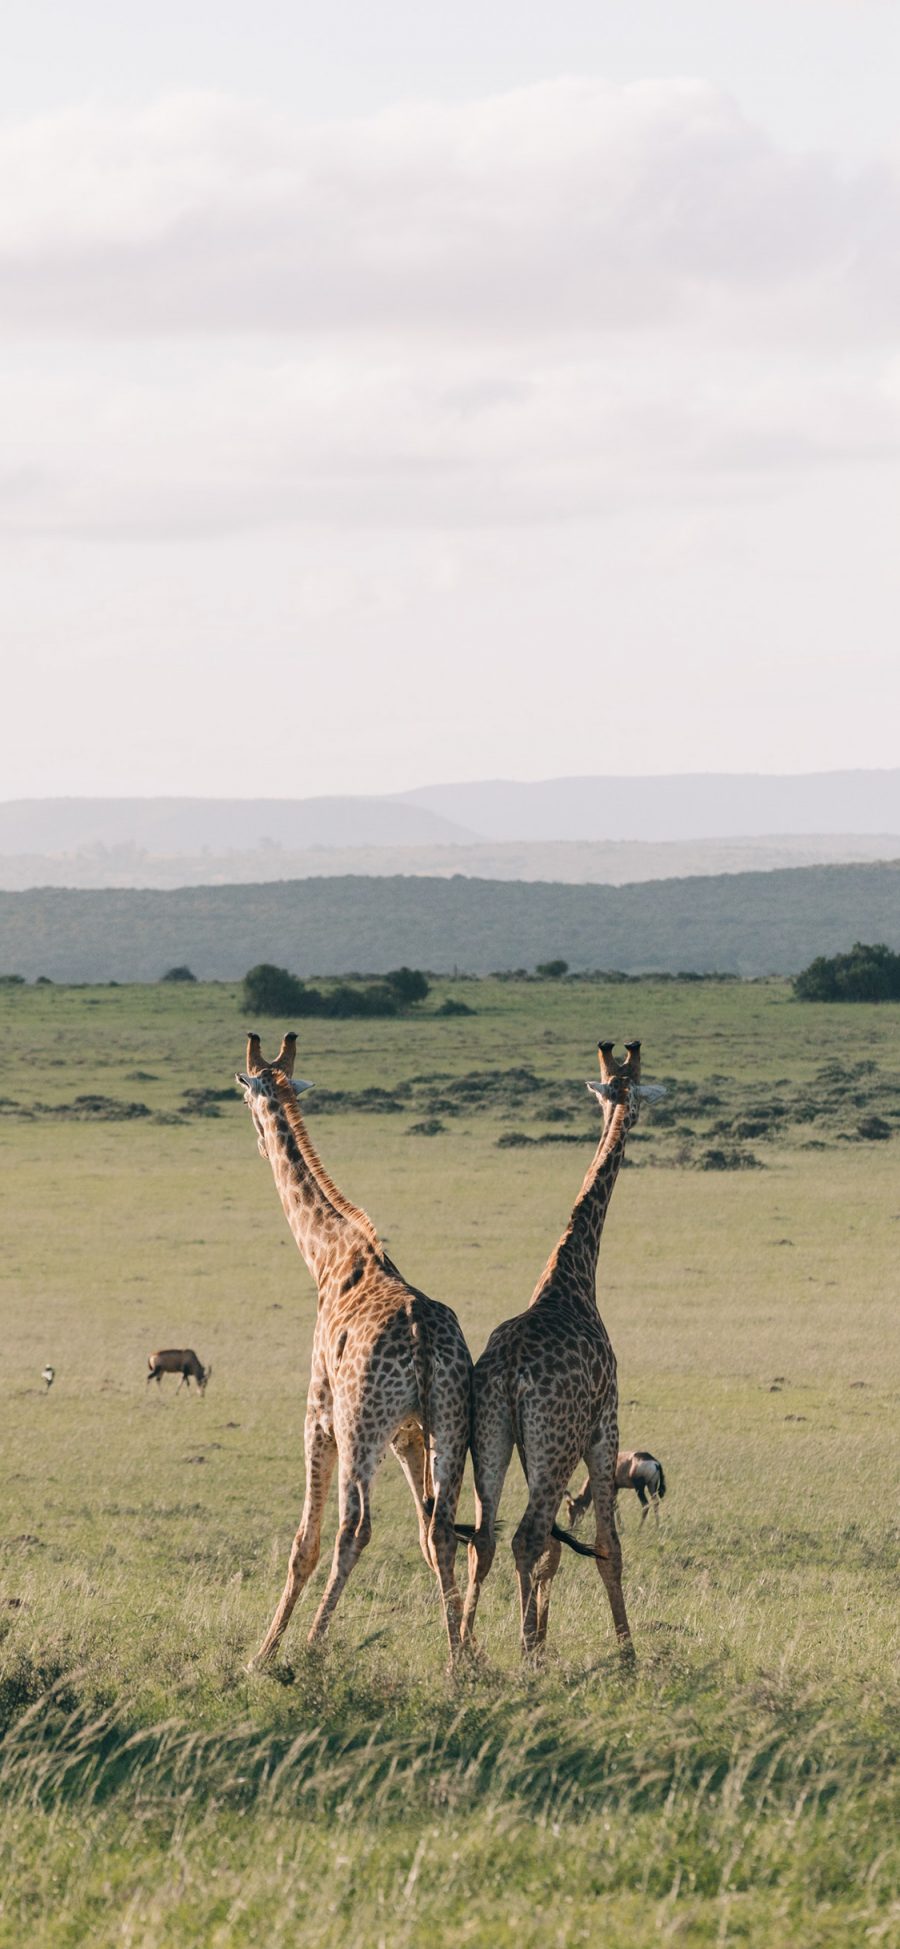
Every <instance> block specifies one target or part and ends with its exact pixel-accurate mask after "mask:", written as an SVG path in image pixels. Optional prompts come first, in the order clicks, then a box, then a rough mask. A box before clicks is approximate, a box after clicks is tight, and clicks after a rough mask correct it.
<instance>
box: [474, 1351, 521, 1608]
mask: <svg viewBox="0 0 900 1949" xmlns="http://www.w3.org/2000/svg"><path fill="white" fill-rule="evenodd" d="M513 1444H514V1434H513V1426H512V1421H511V1419H510V1418H509V1417H508V1416H507V1415H505V1414H502V1413H498V1411H497V1409H496V1407H495V1406H494V1405H493V1404H492V1403H491V1401H490V1397H489V1394H488V1391H487V1390H486V1389H485V1391H484V1397H483V1398H482V1400H481V1401H479V1397H478V1392H477V1387H476V1396H475V1417H474V1426H473V1433H472V1462H473V1466H474V1471H475V1529H474V1532H473V1535H472V1538H471V1541H470V1543H469V1581H468V1588H467V1590H466V1601H465V1606H464V1608H463V1621H462V1641H463V1644H466V1645H469V1646H472V1645H474V1643H475V1613H476V1611H477V1609H478V1600H479V1598H480V1596H481V1592H482V1588H483V1586H484V1581H485V1578H486V1577H487V1576H488V1574H489V1572H490V1568H491V1564H492V1563H493V1561H494V1556H495V1554H496V1549H497V1510H498V1508H499V1506H500V1497H501V1495H502V1493H503V1484H504V1482H505V1480H506V1471H507V1469H508V1468H509V1464H510V1461H511V1459H512V1452H513Z"/></svg>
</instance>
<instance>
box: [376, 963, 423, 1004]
mask: <svg viewBox="0 0 900 1949" xmlns="http://www.w3.org/2000/svg"><path fill="white" fill-rule="evenodd" d="M384 978H385V981H386V982H387V985H388V987H389V988H391V989H392V990H393V992H394V994H395V995H396V997H397V1000H398V1001H401V1002H403V1003H404V1005H408V1004H409V1003H410V1002H424V1000H425V997H426V995H427V994H428V982H427V980H426V978H425V976H424V975H423V973H422V970H421V968H392V969H391V972H390V974H387V975H385V977H384Z"/></svg>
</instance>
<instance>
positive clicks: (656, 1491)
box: [566, 1448, 666, 1525]
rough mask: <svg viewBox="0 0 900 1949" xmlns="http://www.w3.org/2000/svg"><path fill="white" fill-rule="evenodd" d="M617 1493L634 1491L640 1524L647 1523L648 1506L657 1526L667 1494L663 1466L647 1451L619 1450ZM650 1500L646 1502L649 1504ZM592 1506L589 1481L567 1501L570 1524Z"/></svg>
mask: <svg viewBox="0 0 900 1949" xmlns="http://www.w3.org/2000/svg"><path fill="white" fill-rule="evenodd" d="M620 1489H634V1490H635V1491H636V1493H637V1498H638V1501H639V1502H640V1505H641V1522H642V1523H643V1522H644V1521H645V1519H646V1516H647V1513H648V1511H649V1510H650V1508H651V1506H652V1509H653V1514H654V1516H655V1518H656V1521H657V1522H659V1505H660V1503H661V1501H662V1498H663V1496H664V1495H665V1493H666V1478H665V1473H664V1470H663V1465H662V1462H660V1461H658V1460H657V1458H656V1456H655V1455H651V1454H650V1453H649V1450H648V1449H646V1448H620V1450H619V1453H618V1455H617V1456H616V1495H618V1492H619V1490H620ZM648 1496H649V1501H648V1499H647V1498H648ZM590 1505H591V1484H590V1478H588V1480H587V1482H586V1483H585V1485H584V1488H583V1489H582V1490H581V1493H580V1495H577V1496H567V1497H566V1512H567V1515H568V1518H569V1522H570V1523H572V1524H573V1525H574V1524H575V1523H577V1522H579V1520H580V1518H581V1517H582V1516H583V1515H584V1513H585V1510H587V1509H589V1508H590Z"/></svg>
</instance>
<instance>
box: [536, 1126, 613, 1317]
mask: <svg viewBox="0 0 900 1949" xmlns="http://www.w3.org/2000/svg"><path fill="white" fill-rule="evenodd" d="M633 1122H634V1110H633V1108H632V1107H631V1104H630V1101H628V1102H625V1103H619V1104H617V1105H616V1107H615V1109H614V1110H613V1112H612V1115H611V1117H610V1119H609V1123H608V1124H607V1126H606V1129H605V1130H604V1132H603V1135H602V1137H601V1139H600V1142H599V1144H598V1146H597V1150H596V1153H595V1155H594V1158H593V1160H592V1162H591V1164H590V1166H589V1168H588V1172H587V1176H586V1177H585V1180H584V1183H583V1185H582V1187H581V1190H580V1191H579V1193H578V1197H577V1198H576V1200H575V1203H574V1205H573V1207H572V1216H571V1218H570V1219H569V1223H568V1225H567V1226H566V1229H565V1231H564V1232H563V1235H562V1238H561V1239H560V1241H559V1244H558V1245H557V1247H556V1250H555V1252H553V1253H551V1256H550V1258H549V1259H548V1261H547V1264H546V1266H545V1268H544V1271H543V1272H542V1274H541V1277H540V1279H539V1280H538V1283H537V1286H536V1287H535V1290H534V1295H533V1297H532V1300H531V1305H532V1306H536V1305H537V1304H538V1303H539V1301H540V1300H541V1299H543V1298H544V1297H545V1296H549V1295H550V1294H551V1293H552V1294H554V1295H555V1296H558V1295H559V1293H560V1291H561V1290H564V1291H565V1294H566V1297H567V1298H569V1299H579V1300H582V1301H583V1302H584V1303H585V1304H586V1305H589V1306H591V1307H595V1306H596V1303H597V1301H596V1293H595V1280H596V1275H597V1256H598V1254H599V1251H600V1239H601V1236H602V1233H603V1227H604V1224H605V1222H606V1214H607V1211H608V1210H609V1201H610V1199H611V1197H612V1194H613V1191H614V1189H615V1183H616V1179H617V1177H618V1175H619V1171H620V1168H621V1164H622V1159H623V1157H624V1155H625V1139H626V1137H627V1136H628V1132H629V1130H630V1129H631V1126H632V1123H633Z"/></svg>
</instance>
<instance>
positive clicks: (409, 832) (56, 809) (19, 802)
mask: <svg viewBox="0 0 900 1949" xmlns="http://www.w3.org/2000/svg"><path fill="white" fill-rule="evenodd" d="M475 837H477V835H476V834H474V833H472V832H470V831H469V830H468V828H467V827H465V826H459V825H457V824H455V822H454V821H453V820H452V819H445V818H444V816H443V814H442V813H439V812H432V811H430V810H429V809H428V807H427V806H416V805H407V804H405V803H404V802H403V801H402V800H400V799H394V798H318V799H174V798H173V799H168V798H158V799H81V798H69V799H9V800H7V801H6V803H5V804H2V803H0V854H3V853H6V854H21V853H36V854H43V855H47V854H66V855H71V854H73V853H77V852H78V851H79V850H81V849H97V848H103V847H112V848H122V849H128V848H137V849H138V850H139V851H145V852H148V853H151V854H161V855H168V856H172V855H173V854H178V853H201V852H203V851H204V849H206V850H208V851H211V852H214V853H227V852H231V851H243V850H249V849H250V848H253V847H257V846H262V847H268V848H272V849H274V848H277V847H281V846H291V847H295V848H296V847H302V846H437V845H452V844H454V843H456V844H460V843H462V844H465V843H466V842H467V841H468V840H470V839H473V838H475Z"/></svg>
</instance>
